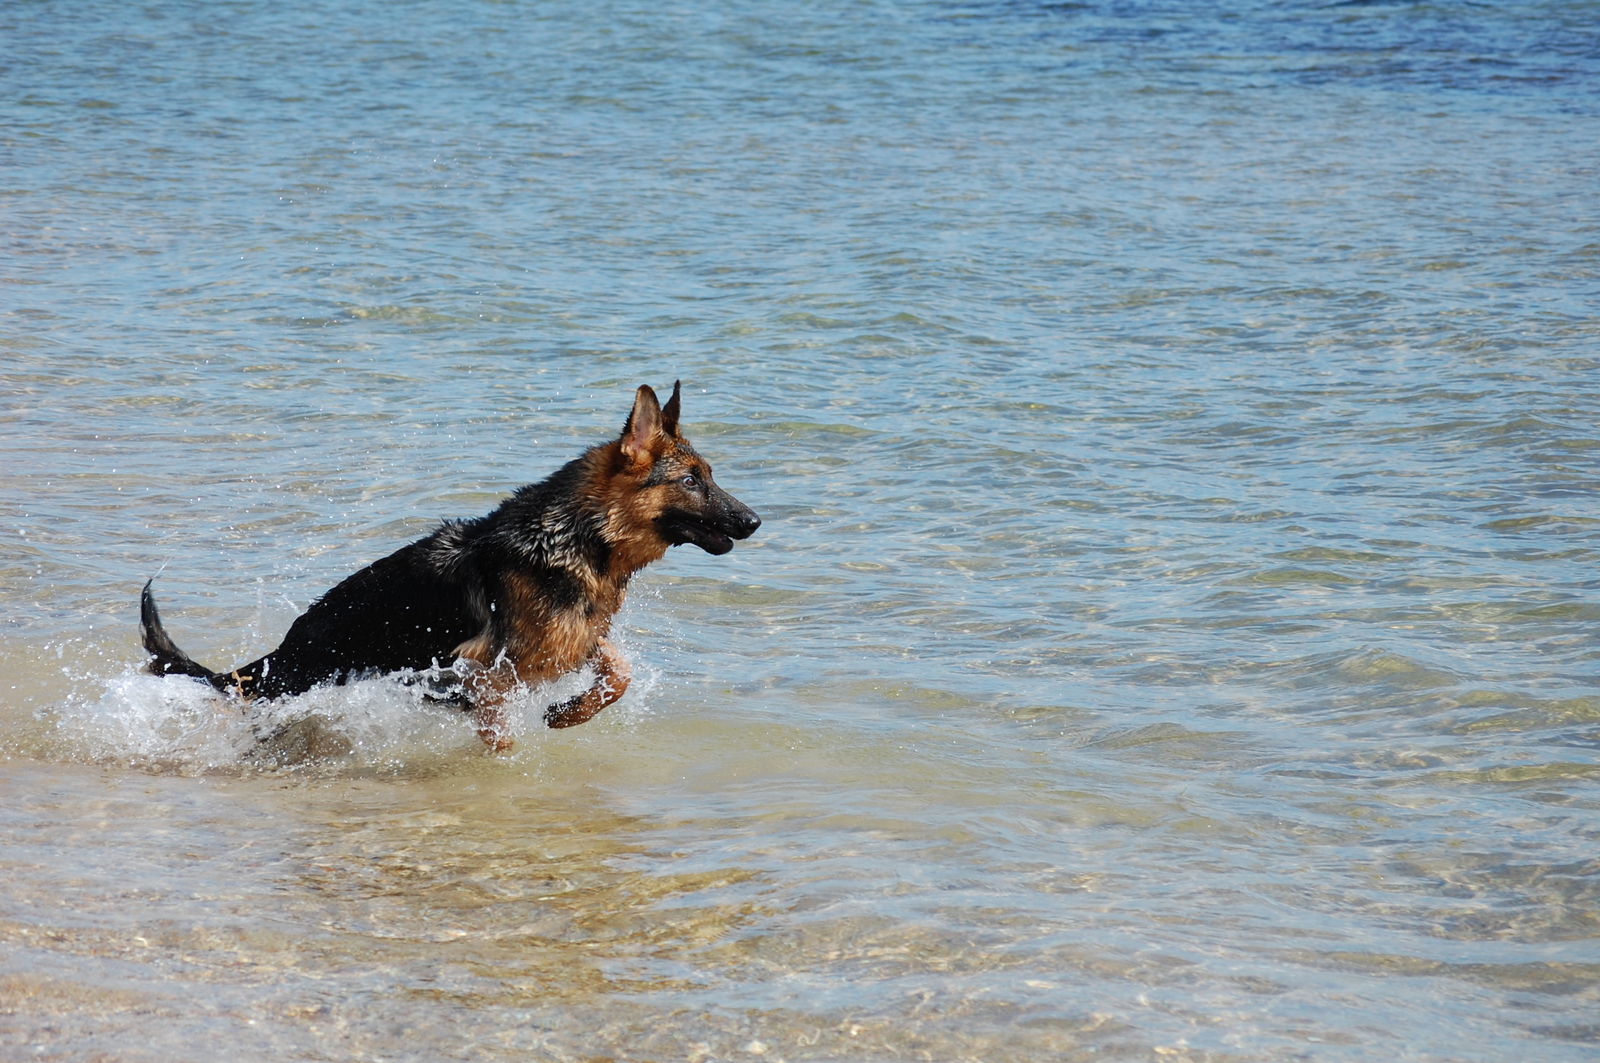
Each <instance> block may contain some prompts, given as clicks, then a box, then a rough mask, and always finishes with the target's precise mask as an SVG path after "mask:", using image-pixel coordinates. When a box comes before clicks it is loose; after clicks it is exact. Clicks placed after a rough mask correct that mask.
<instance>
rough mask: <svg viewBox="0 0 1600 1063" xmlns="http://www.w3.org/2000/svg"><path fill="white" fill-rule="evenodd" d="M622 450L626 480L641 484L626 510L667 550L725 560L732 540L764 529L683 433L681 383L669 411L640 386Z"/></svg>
mask: <svg viewBox="0 0 1600 1063" xmlns="http://www.w3.org/2000/svg"><path fill="white" fill-rule="evenodd" d="M619 447H620V451H619V456H620V458H621V459H622V461H623V462H624V463H625V467H626V470H627V474H628V477H627V478H628V479H630V480H633V481H635V482H636V484H637V489H636V492H635V496H634V498H633V499H632V500H631V504H630V505H629V506H628V507H627V508H628V510H629V511H630V514H631V515H632V516H633V517H634V519H635V520H638V521H640V522H647V523H648V524H649V527H650V529H651V530H652V531H653V532H654V533H655V535H657V536H659V537H660V539H661V541H663V542H665V543H666V544H667V545H669V546H681V545H682V544H684V543H693V544H694V545H696V546H698V547H699V548H700V549H702V550H704V551H705V552H706V553H708V554H725V553H727V552H728V551H729V550H732V549H733V540H735V539H748V538H749V537H750V536H751V534H752V533H753V532H754V531H755V530H756V529H757V528H759V527H761V518H760V517H758V516H756V515H755V512H754V511H753V510H751V509H750V507H749V506H747V505H745V504H744V503H743V502H740V501H739V500H738V499H737V498H734V497H733V496H732V495H730V494H728V492H726V491H724V490H723V489H722V488H720V487H718V486H717V484H716V481H715V480H713V479H712V478H711V463H710V462H708V461H706V459H704V458H702V457H701V456H700V455H699V454H698V453H696V452H695V449H694V447H692V446H690V445H689V441H688V440H687V439H685V438H683V436H682V435H681V434H680V433H679V431H678V384H677V383H674V384H673V385H672V398H670V399H668V400H667V404H666V405H665V406H663V405H661V403H660V402H659V401H658V400H657V399H656V393H655V392H654V391H652V390H651V389H650V387H649V386H648V385H642V386H640V388H639V390H638V392H637V393H635V395H634V400H633V412H632V413H630V414H628V423H627V424H625V425H623V427H622V438H621V439H620V440H619Z"/></svg>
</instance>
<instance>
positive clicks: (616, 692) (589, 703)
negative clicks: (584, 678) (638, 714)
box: [544, 639, 633, 727]
mask: <svg viewBox="0 0 1600 1063" xmlns="http://www.w3.org/2000/svg"><path fill="white" fill-rule="evenodd" d="M594 672H595V676H594V685H593V686H591V687H590V688H589V689H588V690H585V691H584V692H583V693H582V694H579V695H578V696H577V697H575V698H569V699H568V700H566V701H563V702H562V703H561V704H559V705H552V706H550V707H549V708H548V709H546V710H544V722H545V726H547V727H576V726H578V724H580V723H588V722H589V721H590V720H592V719H594V718H595V717H596V716H598V715H599V714H600V710H601V709H603V708H605V707H606V706H607V705H609V704H611V703H612V702H613V701H616V700H617V699H618V698H620V697H622V695H623V694H625V693H627V691H628V683H629V681H630V680H632V678H633V671H632V669H630V668H629V667H628V662H627V659H626V658H624V657H623V656H622V653H621V651H619V650H618V649H617V648H616V647H615V646H613V645H612V644H611V642H610V641H609V640H607V639H601V640H600V643H599V645H597V646H596V647H595V653H594Z"/></svg>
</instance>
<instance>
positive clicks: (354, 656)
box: [139, 384, 761, 749]
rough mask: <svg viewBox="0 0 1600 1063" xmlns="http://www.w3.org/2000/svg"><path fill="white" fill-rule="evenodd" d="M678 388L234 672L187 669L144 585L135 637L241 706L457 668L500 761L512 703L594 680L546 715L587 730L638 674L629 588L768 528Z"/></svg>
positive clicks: (380, 565)
mask: <svg viewBox="0 0 1600 1063" xmlns="http://www.w3.org/2000/svg"><path fill="white" fill-rule="evenodd" d="M678 400H679V388H678V385H677V384H674V385H673V387H672V398H671V399H669V400H668V401H667V403H666V405H665V406H662V405H661V404H660V402H659V401H658V400H657V398H656V393H655V392H654V391H652V390H651V389H650V388H649V387H640V388H639V390H638V392H637V393H636V395H635V397H634V403H633V410H632V412H631V413H630V414H629V415H628V420H627V423H626V424H625V425H624V426H623V429H622V435H621V436H620V437H618V438H617V439H614V440H612V441H611V442H609V443H603V444H601V445H599V446H596V447H592V448H590V449H589V450H588V451H587V452H585V453H584V454H583V455H582V456H581V457H579V458H578V459H577V460H575V461H572V462H569V463H568V464H566V465H564V466H562V467H561V468H560V469H558V470H556V471H555V472H554V473H552V474H551V475H550V476H549V477H547V478H546V479H544V480H541V481H540V482H539V483H536V484H530V485H528V486H527V487H523V488H521V489H519V490H518V491H517V492H516V493H515V494H513V495H512V496H511V497H510V498H508V499H506V500H505V502H503V503H501V505H500V507H499V508H498V509H496V510H495V511H494V512H493V513H490V514H489V515H488V516H485V517H479V518H477V519H475V520H463V521H446V522H445V523H444V524H442V525H440V526H439V528H438V529H436V530H435V531H434V532H433V533H432V534H431V535H428V536H426V537H425V538H422V539H419V540H418V541H416V542H414V543H411V544H410V545H409V546H405V547H402V548H401V549H399V550H397V551H395V552H394V553H392V554H390V555H389V556H388V557H385V558H382V559H380V560H378V561H374V562H373V563H372V564H370V565H368V566H367V567H366V568H364V569H362V570H361V571H360V572H357V573H356V574H355V575H353V576H351V577H350V578H349V579H346V580H345V581H344V582H342V583H340V584H339V585H338V586H336V587H334V588H333V589H332V590H330V591H328V593H327V594H324V595H323V596H322V597H321V598H319V599H318V600H317V601H316V602H314V603H312V605H311V607H310V608H309V609H307V610H306V611H305V613H304V614H302V615H301V616H300V617H299V618H298V619H297V620H295V622H294V623H293V624H292V625H291V626H290V627H289V632H288V634H287V635H285V636H284V639H283V644H282V645H281V646H279V647H278V648H277V649H275V650H273V651H272V652H271V653H269V654H267V655H266V656H264V657H260V658H258V659H256V660H254V661H251V662H250V663H249V664H244V665H240V666H239V667H237V668H234V669H232V670H230V671H225V672H214V671H212V670H211V669H209V668H207V667H205V666H204V665H202V664H199V663H197V662H195V661H194V660H192V659H191V658H190V657H189V656H188V655H187V654H185V653H184V652H183V651H182V650H180V649H178V647H177V646H176V645H175V644H174V643H173V641H172V639H171V638H170V637H169V636H168V635H167V632H166V629H165V628H164V627H162V624H161V617H160V615H159V614H158V613H157V612H156V603H155V599H154V597H152V596H151V593H150V584H149V583H146V584H145V588H144V593H143V595H142V596H141V599H140V621H139V631H140V635H141V637H142V639H143V641H144V648H145V649H146V650H147V651H148V652H149V653H150V654H151V655H152V658H153V659H152V660H151V661H150V664H149V666H148V670H149V671H150V672H152V673H154V674H156V675H185V676H193V677H195V678H197V679H203V680H205V681H206V682H208V683H210V684H211V685H212V686H214V687H216V688H217V689H218V690H221V691H224V692H226V693H229V694H233V695H235V696H238V697H241V698H244V699H247V700H248V699H270V698H277V697H282V696H285V695H290V694H300V693H304V692H305V691H307V690H310V689H311V688H312V687H314V686H317V685H319V684H324V683H344V682H346V681H347V680H350V679H355V678H359V677H362V676H367V675H373V674H379V673H386V672H400V671H407V670H409V671H411V672H413V673H416V672H424V671H429V670H432V671H433V672H434V673H435V674H437V673H438V670H439V669H441V668H443V669H451V670H452V673H453V674H454V675H459V676H461V677H463V678H462V681H461V683H460V685H459V686H458V687H456V688H455V689H454V690H452V691H451V692H450V694H449V696H448V698H447V700H453V701H456V702H457V703H459V704H462V705H463V707H465V708H468V709H469V710H470V711H471V712H472V714H473V719H474V722H475V724H476V725H477V730H478V735H479V737H480V738H482V739H483V741H484V742H485V743H486V744H487V745H489V746H490V747H491V748H493V749H505V748H508V747H509V746H510V745H511V739H510V736H509V733H508V727H507V716H506V712H505V709H504V707H503V704H504V701H505V699H506V697H507V696H508V695H509V694H510V693H511V692H512V691H513V690H514V689H515V688H516V687H517V686H518V685H519V684H528V685H532V684H536V683H542V682H546V681H548V680H551V679H554V678H556V677H557V676H560V675H564V674H566V673H568V672H572V671H575V670H577V669H579V668H581V667H583V666H584V665H585V664H592V665H593V666H594V669H595V682H594V684H593V686H591V687H590V688H589V689H588V690H587V691H585V692H584V693H582V694H580V695H578V696H576V697H574V698H572V699H571V700H569V701H566V702H563V703H562V704H559V705H552V706H551V707H550V708H549V709H548V710H546V712H545V722H546V723H547V724H548V725H549V726H551V727H571V726H573V725H575V724H580V723H583V722H585V721H586V720H589V719H591V718H592V717H593V716H594V715H595V714H596V713H598V712H599V711H600V710H601V709H603V708H605V707H606V706H607V705H609V704H611V703H612V702H614V701H615V700H617V698H619V697H621V696H622V693H623V691H625V690H626V689H627V686H628V666H627V662H626V661H624V660H623V658H622V656H621V654H619V653H618V652H617V650H616V648H615V647H614V646H613V645H612V644H611V643H610V641H608V639H607V638H606V636H607V634H608V632H609V631H610V627H611V618H612V617H613V616H615V615H616V612H617V610H618V609H619V608H620V607H621V606H622V600H623V595H624V594H625V593H626V591H627V587H628V580H629V578H630V577H632V576H633V574H634V573H635V572H638V571H639V570H640V569H641V568H643V567H644V566H646V565H648V564H649V563H650V562H652V561H655V560H657V559H658V558H660V557H661V556H662V555H663V554H665V553H666V551H667V548H668V547H669V546H679V545H682V544H684V543H693V544H694V545H696V546H698V547H700V548H701V549H702V550H705V551H706V552H707V553H711V554H725V553H727V552H728V551H729V550H731V549H733V542H734V540H735V539H745V538H748V537H749V536H750V535H751V534H752V533H753V532H754V531H755V530H756V529H757V528H759V527H760V526H761V519H760V518H759V517H757V516H756V515H755V513H754V512H753V511H751V509H750V508H749V507H748V506H746V505H744V504H743V503H742V502H740V501H739V500H738V499H736V498H734V497H733V496H732V495H730V494H728V493H727V492H726V491H724V490H722V488H720V487H718V486H717V485H716V482H715V481H714V480H712V478H711V466H710V465H709V464H708V463H707V462H706V460H705V459H704V458H702V457H701V456H700V455H699V454H698V453H696V451H695V449H694V447H692V446H690V445H689V441H688V440H687V439H685V438H684V437H683V435H682V434H681V433H680V432H679V429H678V412H679V401H678Z"/></svg>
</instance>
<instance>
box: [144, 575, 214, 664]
mask: <svg viewBox="0 0 1600 1063" xmlns="http://www.w3.org/2000/svg"><path fill="white" fill-rule="evenodd" d="M154 582H155V580H150V581H149V582H147V583H146V584H145V585H144V593H143V594H141V595H139V639H140V641H141V642H143V643H144V648H145V652H147V653H149V654H150V655H151V658H152V659H151V661H150V663H149V664H147V665H146V666H145V671H147V672H149V673H150V674H151V675H192V676H194V677H195V678H196V679H204V680H206V681H207V682H208V683H210V684H211V685H212V686H218V685H219V684H218V683H217V680H218V679H219V678H220V677H219V676H218V675H217V673H216V672H213V671H212V670H211V669H209V668H207V667H206V666H205V665H203V664H200V663H198V662H196V661H194V660H191V659H190V657H189V655H188V654H187V653H184V652H183V651H182V650H180V649H178V647H177V646H176V645H175V644H174V643H173V641H172V638H171V637H170V636H169V635H168V634H167V629H166V628H164V627H162V626H161V614H160V613H158V612H156V599H155V596H154V595H152V594H151V593H150V584H151V583H154Z"/></svg>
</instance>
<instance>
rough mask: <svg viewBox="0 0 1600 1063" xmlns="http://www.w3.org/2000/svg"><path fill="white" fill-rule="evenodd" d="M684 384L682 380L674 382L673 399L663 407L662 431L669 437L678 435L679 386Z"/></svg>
mask: <svg viewBox="0 0 1600 1063" xmlns="http://www.w3.org/2000/svg"><path fill="white" fill-rule="evenodd" d="M682 383H683V381H681V380H674V381H673V382H672V398H670V399H668V400H667V404H666V405H665V406H663V407H661V430H662V431H663V432H665V433H667V435H669V436H676V435H677V434H678V385H679V384H682Z"/></svg>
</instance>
